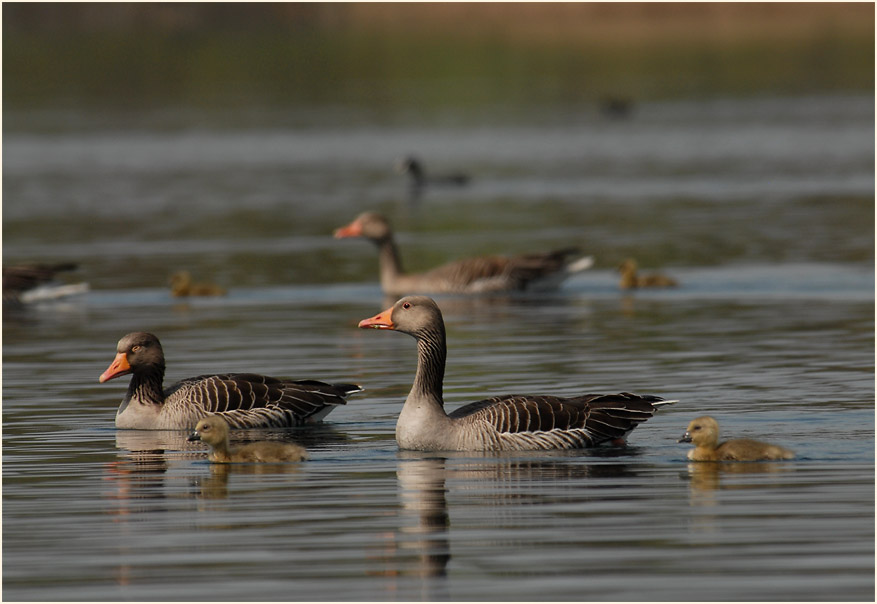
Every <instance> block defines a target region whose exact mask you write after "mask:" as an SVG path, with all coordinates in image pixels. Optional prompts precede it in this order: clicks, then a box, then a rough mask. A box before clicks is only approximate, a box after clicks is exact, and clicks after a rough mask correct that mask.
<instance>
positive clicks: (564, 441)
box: [359, 296, 676, 451]
mask: <svg viewBox="0 0 877 604" xmlns="http://www.w3.org/2000/svg"><path fill="white" fill-rule="evenodd" d="M359 326H360V327H372V328H376V329H393V330H397V331H401V332H403V333H407V334H409V335H411V336H413V337H414V338H415V339H416V340H417V351H418V362H417V372H416V374H415V376H414V383H413V385H412V387H411V392H410V393H409V394H408V398H407V399H406V400H405V404H404V405H403V407H402V412H401V413H400V414H399V420H398V422H397V424H396V440H397V442H398V443H399V446H400V447H402V448H403V449H418V450H454V451H501V450H533V449H579V448H584V447H592V446H596V445H599V444H601V443H605V442H611V441H617V440H619V439H624V438H625V437H626V436H627V435H628V434H629V433H630V432H631V430H633V429H634V428H636V426H638V425H639V424H641V423H642V422H644V421H646V420H648V419H649V418H650V417H652V415H654V413H655V412H656V411H657V409H658V408H659V407H661V406H662V405H669V404H672V403H675V402H676V401H671V400H665V399H663V398H661V397H658V396H652V395H637V394H631V393H629V392H622V393H620V394H584V395H581V396H574V397H559V396H547V395H527V394H510V395H504V396H496V397H492V398H488V399H484V400H481V401H478V402H475V403H471V404H468V405H465V406H463V407H460V408H459V409H456V410H455V411H452V412H451V413H450V414H447V413H445V411H444V401H443V399H442V380H443V379H444V369H445V358H446V355H447V347H446V344H445V329H444V321H443V319H442V315H441V311H440V310H439V308H438V305H437V304H436V303H435V301H434V300H432V299H431V298H427V297H425V296H408V297H405V298H402V299H401V300H399V301H398V302H396V304H394V305H393V307H391V308H389V309H387V310H385V311H384V312H382V313H380V314H379V315H377V316H375V317H372V318H370V319H365V320H363V321H361V322H360V324H359Z"/></svg>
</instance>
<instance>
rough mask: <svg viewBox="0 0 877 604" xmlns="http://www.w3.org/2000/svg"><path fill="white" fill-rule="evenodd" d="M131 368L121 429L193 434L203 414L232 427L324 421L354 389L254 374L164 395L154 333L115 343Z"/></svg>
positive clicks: (193, 383) (196, 382)
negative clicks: (216, 418)
mask: <svg viewBox="0 0 877 604" xmlns="http://www.w3.org/2000/svg"><path fill="white" fill-rule="evenodd" d="M118 351H119V353H120V354H122V353H124V354H125V355H126V358H127V360H128V363H129V365H130V367H131V373H133V377H132V378H131V383H130V384H129V386H128V392H127V394H126V396H125V399H124V400H123V401H122V405H121V406H120V407H119V412H118V414H117V416H116V425H117V426H118V427H120V428H141V429H154V430H161V429H165V430H178V429H186V430H188V429H192V428H194V427H195V424H196V423H197V422H198V420H199V419H201V418H203V417H205V416H207V415H212V414H216V415H220V416H222V417H223V419H225V420H226V422H228V424H229V425H230V426H231V427H233V428H263V427H286V426H298V425H301V424H306V423H312V422H315V421H319V420H320V419H322V418H323V417H324V416H325V415H326V414H327V413H328V412H329V411H331V410H332V409H333V408H334V407H336V406H338V405H344V404H346V403H347V401H346V397H347V396H348V395H350V394H352V393H354V392H360V391H361V390H362V388H361V387H359V386H357V385H355V384H327V383H324V382H320V381H317V380H290V379H281V378H274V377H268V376H264V375H258V374H255V373H224V374H214V375H199V376H196V377H191V378H186V379H183V380H180V381H179V382H177V383H176V384H174V385H172V386H170V387H168V388H167V389H165V390H162V386H161V384H162V380H163V377H164V368H165V366H164V354H163V351H162V350H161V344H160V343H159V341H158V338H156V337H155V336H154V335H152V334H148V333H143V332H138V333H133V334H128V335H127V336H125V337H124V338H122V340H120V342H119V347H118Z"/></svg>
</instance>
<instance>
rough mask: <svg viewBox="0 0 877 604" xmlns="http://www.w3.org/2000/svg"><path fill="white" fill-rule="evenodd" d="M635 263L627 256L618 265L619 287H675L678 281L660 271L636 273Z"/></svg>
mask: <svg viewBox="0 0 877 604" xmlns="http://www.w3.org/2000/svg"><path fill="white" fill-rule="evenodd" d="M637 268H638V267H637V263H636V260H634V259H633V258H628V259H627V260H625V261H624V262H622V263H621V265H620V266H619V267H618V272H619V273H621V282H620V283H619V286H620V287H621V289H636V288H638V287H676V286H677V285H679V283H678V282H677V281H676V279H674V278H672V277H668V276H666V275H662V274H660V273H651V274H648V275H640V274H637Z"/></svg>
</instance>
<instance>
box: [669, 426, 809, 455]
mask: <svg viewBox="0 0 877 604" xmlns="http://www.w3.org/2000/svg"><path fill="white" fill-rule="evenodd" d="M677 442H680V443H693V444H694V449H692V450H691V451H689V452H688V459H690V460H691V461H768V460H781V459H794V458H795V454H794V453H793V452H792V451H789V450H788V449H784V448H782V447H778V446H776V445H771V444H769V443H765V442H761V441H758V440H752V439H751V438H735V439H733V440H728V441H725V442H723V443H722V444H719V423H718V422H717V421H716V420H715V419H714V418H712V417H710V416H708V415H704V416H703V417H698V418H696V419H693V420H692V421H691V423H690V424H688V430H686V431H685V434H683V435H682V438H680V439H679V440H678V441H677Z"/></svg>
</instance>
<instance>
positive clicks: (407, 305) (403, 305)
mask: <svg viewBox="0 0 877 604" xmlns="http://www.w3.org/2000/svg"><path fill="white" fill-rule="evenodd" d="M402 308H411V302H405V303H404V304H402Z"/></svg>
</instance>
